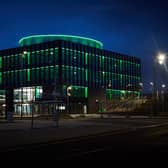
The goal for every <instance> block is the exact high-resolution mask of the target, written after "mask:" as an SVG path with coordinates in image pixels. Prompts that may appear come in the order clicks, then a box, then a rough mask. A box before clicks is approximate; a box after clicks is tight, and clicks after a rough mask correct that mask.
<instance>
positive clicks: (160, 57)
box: [152, 53, 166, 110]
mask: <svg viewBox="0 0 168 168" xmlns="http://www.w3.org/2000/svg"><path fill="white" fill-rule="evenodd" d="M155 63H158V64H160V65H163V64H165V63H166V54H164V53H158V54H157V55H156V56H155V58H154V64H153V85H152V86H153V96H154V104H155V103H156V67H155ZM153 110H156V109H155V108H154V109H153Z"/></svg>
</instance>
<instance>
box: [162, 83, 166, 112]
mask: <svg viewBox="0 0 168 168" xmlns="http://www.w3.org/2000/svg"><path fill="white" fill-rule="evenodd" d="M161 87H162V91H161V96H162V111H163V112H164V88H165V87H166V85H165V84H162V85H161Z"/></svg>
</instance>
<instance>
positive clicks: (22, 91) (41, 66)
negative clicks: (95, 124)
mask: <svg viewBox="0 0 168 168" xmlns="http://www.w3.org/2000/svg"><path fill="white" fill-rule="evenodd" d="M19 45H20V46H19V47H17V48H10V49H5V50H1V51H0V89H1V90H5V95H6V114H7V112H14V114H16V115H29V114H31V112H32V109H33V108H34V109H35V111H36V113H37V114H44V113H49V114H50V113H52V110H53V108H56V109H62V111H64V110H65V111H66V112H68V113H95V112H98V111H99V110H100V109H99V108H100V106H99V105H98V104H99V103H100V102H101V101H104V100H105V99H106V100H107V101H109V102H110V100H112V99H114V98H121V97H122V96H129V95H132V96H135V97H138V96H140V94H141V91H140V88H139V83H140V82H141V63H140V59H139V58H136V57H133V56H127V55H125V54H120V53H116V52H112V51H107V50H105V49H103V44H102V43H101V42H99V41H97V40H94V39H90V38H85V37H79V36H68V35H34V36H28V37H24V38H22V39H21V40H20V41H19Z"/></svg>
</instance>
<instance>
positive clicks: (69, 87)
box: [66, 86, 72, 114]
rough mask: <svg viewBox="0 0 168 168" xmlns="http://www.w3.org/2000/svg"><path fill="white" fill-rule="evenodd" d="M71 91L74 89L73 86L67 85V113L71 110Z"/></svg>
mask: <svg viewBox="0 0 168 168" xmlns="http://www.w3.org/2000/svg"><path fill="white" fill-rule="evenodd" d="M71 91H72V86H68V87H67V110H66V111H67V114H69V113H70V111H69V97H70V96H71V94H72V93H71Z"/></svg>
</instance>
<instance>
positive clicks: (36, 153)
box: [0, 126, 168, 162]
mask: <svg viewBox="0 0 168 168" xmlns="http://www.w3.org/2000/svg"><path fill="white" fill-rule="evenodd" d="M0 155H1V159H2V158H3V159H9V158H10V160H11V159H15V160H48V159H50V160H55V161H56V160H58V161H66V160H71V161H72V160H78V161H79V160H82V161H88V160H92V161H93V160H97V161H100V160H110V161H132V160H133V161H135V160H136V161H139V162H142V161H152V162H153V161H155V160H158V159H159V160H167V157H168V126H159V127H148V128H138V129H127V130H123V131H122V132H112V133H104V134H100V135H96V136H95V135H94V136H87V137H80V138H72V139H69V140H64V141H59V142H57V141H56V142H49V143H44V144H35V145H26V146H22V147H18V148H15V149H12V150H8V151H5V152H4V151H3V152H2V151H0Z"/></svg>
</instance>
